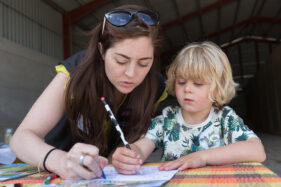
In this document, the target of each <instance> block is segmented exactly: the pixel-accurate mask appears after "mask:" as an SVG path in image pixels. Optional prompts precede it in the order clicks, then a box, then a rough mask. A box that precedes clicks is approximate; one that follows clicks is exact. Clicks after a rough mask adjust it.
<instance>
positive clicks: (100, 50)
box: [98, 42, 104, 60]
mask: <svg viewBox="0 0 281 187" xmlns="http://www.w3.org/2000/svg"><path fill="white" fill-rule="evenodd" d="M98 48H99V52H100V55H101V57H102V59H103V60H104V53H103V47H102V44H101V43H100V42H99V43H98Z"/></svg>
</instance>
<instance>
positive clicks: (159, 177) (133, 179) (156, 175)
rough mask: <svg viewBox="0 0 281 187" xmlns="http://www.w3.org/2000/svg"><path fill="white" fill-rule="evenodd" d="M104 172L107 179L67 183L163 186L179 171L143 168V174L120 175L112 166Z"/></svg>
mask: <svg viewBox="0 0 281 187" xmlns="http://www.w3.org/2000/svg"><path fill="white" fill-rule="evenodd" d="M103 171H104V173H105V175H106V179H93V180H66V181H65V183H66V184H72V185H73V186H80V185H86V186H91V185H93V184H111V185H136V186H161V185H162V184H164V183H165V182H167V181H169V180H170V179H171V178H172V177H173V176H174V175H175V174H176V173H177V170H171V171H159V170H158V166H142V172H143V174H139V173H138V172H137V174H135V175H122V174H119V173H117V172H116V171H115V169H114V168H113V167H112V166H107V167H105V168H104V169H103Z"/></svg>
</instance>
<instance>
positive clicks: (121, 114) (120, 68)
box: [11, 5, 166, 179]
mask: <svg viewBox="0 0 281 187" xmlns="http://www.w3.org/2000/svg"><path fill="white" fill-rule="evenodd" d="M157 26H158V15H157V14H156V13H155V12H153V11H151V10H148V9H143V8H142V7H139V6H133V5H127V6H122V7H119V8H116V9H115V10H113V11H111V12H108V13H106V14H105V17H104V21H103V23H100V24H98V25H97V26H96V27H95V28H94V29H93V30H92V32H91V35H92V38H91V40H90V44H89V47H88V49H87V51H86V52H85V53H83V52H82V53H79V54H77V55H75V56H74V57H72V58H70V59H68V60H66V61H64V62H63V63H62V65H59V66H57V67H56V70H57V72H58V74H57V75H56V76H55V78H54V79H53V80H52V81H51V83H50V84H49V86H48V87H47V88H46V89H45V91H44V92H43V93H42V95H41V96H40V97H39V98H38V100H37V101H36V102H35V104H34V105H33V106H32V108H31V109H30V111H29V112H28V114H27V116H26V117H25V118H24V120H23V121H22V123H21V124H20V126H19V128H18V129H17V131H16V132H15V134H14V136H13V138H12V140H11V148H12V150H13V152H14V153H15V154H16V155H17V156H18V157H19V158H20V159H21V160H23V161H24V162H27V163H29V164H32V165H37V166H38V167H40V168H44V169H45V170H47V171H51V172H54V173H57V174H59V175H60V176H61V177H62V178H85V179H90V178H94V177H100V176H101V173H102V172H101V171H102V168H103V167H104V166H105V165H106V164H107V163H108V161H107V159H106V158H105V157H107V156H109V155H110V153H112V152H113V151H114V150H115V148H116V147H117V146H121V145H122V143H121V141H120V138H119V134H118V133H117V132H116V131H115V129H114V128H113V126H112V123H111V122H110V120H109V118H108V117H107V113H106V110H105V109H104V106H103V103H102V102H101V101H100V98H101V97H105V99H106V100H107V102H108V103H109V105H110V106H111V109H112V110H113V112H114V113H115V115H116V116H117V120H118V121H119V123H120V125H121V128H122V130H123V131H124V134H125V137H126V139H127V141H128V142H133V141H135V140H137V139H138V138H139V137H140V136H141V135H142V134H144V133H145V132H146V130H147V128H148V125H149V122H150V120H151V116H152V113H153V111H154V109H155V107H156V104H157V101H159V98H161V95H162V98H163V95H165V93H166V92H165V91H164V87H165V86H164V83H163V80H162V79H161V78H160V76H159V74H158V73H157V71H156V66H157V64H156V59H155V58H156V56H157V52H158V51H159V50H158V47H159V35H158V27H157ZM74 67H75V68H74ZM72 68H73V69H72ZM69 72H70V75H69ZM162 93H163V94H162ZM64 114H65V117H64ZM58 122H60V123H58ZM57 123H58V126H57V127H56V128H55V129H57V128H58V127H62V129H63V131H64V130H65V129H64V127H67V126H68V124H69V126H70V129H71V133H72V138H71V139H70V140H72V142H71V146H72V145H73V144H74V145H73V146H72V147H71V148H70V150H68V149H67V148H66V147H67V146H66V147H64V150H62V149H56V148H54V147H53V146H52V145H50V144H47V143H45V142H44V140H43V138H44V137H45V136H46V134H47V133H48V132H50V131H51V129H53V128H54V127H55V126H56V124H57ZM61 124H63V125H61ZM54 131H55V130H54ZM66 132H67V131H66ZM66 136H67V134H66ZM66 136H64V137H63V139H64V138H66ZM49 137H52V133H51V136H49ZM48 139H50V138H48ZM51 139H52V138H51ZM18 142H21V143H20V144H18ZM47 142H48V141H47ZM50 142H51V141H50ZM53 142H54V141H53ZM77 142H80V143H77ZM81 142H82V143H81ZM60 143H61V142H59V143H57V144H60ZM54 144H56V142H55V143H54ZM57 147H58V146H57ZM103 156H105V157H103Z"/></svg>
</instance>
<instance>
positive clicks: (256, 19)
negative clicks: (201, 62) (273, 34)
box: [162, 17, 281, 55]
mask: <svg viewBox="0 0 281 187" xmlns="http://www.w3.org/2000/svg"><path fill="white" fill-rule="evenodd" d="M256 22H268V23H281V18H272V17H252V18H249V19H246V20H243V21H240V22H238V23H236V24H233V25H231V26H228V27H226V28H224V29H221V30H219V31H217V32H214V33H211V34H208V35H205V36H203V37H201V38H198V39H197V40H196V41H202V40H206V39H209V38H212V37H215V36H217V35H219V34H222V33H225V32H228V31H231V30H232V29H235V28H237V27H241V26H243V25H248V24H250V23H256ZM280 37H281V36H280ZM280 37H279V38H278V39H277V41H279V40H280ZM182 47H183V46H178V47H175V48H174V49H171V50H168V51H165V52H164V53H162V55H167V54H171V53H174V52H176V51H178V50H179V49H181V48H182Z"/></svg>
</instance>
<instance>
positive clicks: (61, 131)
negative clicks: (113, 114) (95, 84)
mask: <svg viewBox="0 0 281 187" xmlns="http://www.w3.org/2000/svg"><path fill="white" fill-rule="evenodd" d="M84 54H85V51H81V52H79V53H76V54H75V55H73V56H71V57H69V58H68V59H66V60H64V61H62V62H61V63H60V64H62V65H64V66H65V68H66V69H67V70H68V72H70V71H71V70H72V69H73V68H75V67H76V66H77V65H78V64H79V63H80V62H81V60H82V58H83V57H84ZM158 77H159V84H158V85H159V86H158V97H157V98H160V97H161V96H162V95H164V92H166V90H165V80H164V78H163V76H162V75H161V74H160V73H159V76H158ZM155 102H156V101H155ZM129 108H130V107H129V106H128V104H127V102H126V100H125V102H124V103H123V104H122V106H121V107H120V108H119V110H118V114H117V120H118V122H119V124H120V126H121V128H122V126H124V125H125V124H122V118H123V119H124V117H126V115H127V114H128V109H129ZM110 137H119V134H118V132H117V131H115V130H112V131H111V134H110ZM119 139H120V138H119ZM45 142H46V143H48V144H50V145H52V146H54V147H56V148H58V149H61V150H64V151H69V150H70V148H71V147H72V146H73V145H74V144H75V143H77V142H83V140H82V139H78V138H76V137H73V136H72V134H71V127H70V122H69V121H68V119H67V117H66V115H63V116H62V118H61V119H60V121H59V122H58V123H57V124H56V126H55V127H54V128H53V129H52V130H51V131H50V132H49V133H48V134H47V135H46V136H45ZM108 143H109V145H108V147H109V149H111V150H110V151H112V150H113V149H115V148H116V147H117V143H119V141H115V140H114V141H112V140H110V138H109V141H108Z"/></svg>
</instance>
